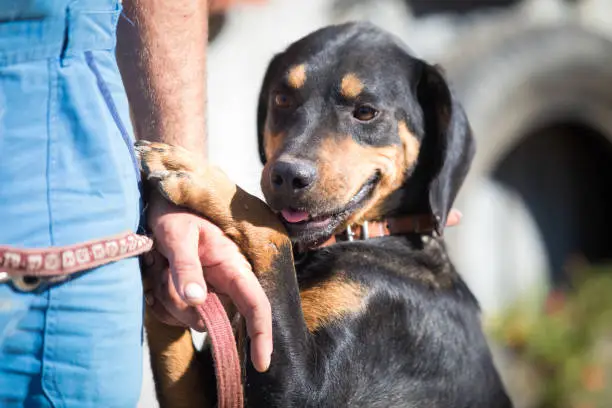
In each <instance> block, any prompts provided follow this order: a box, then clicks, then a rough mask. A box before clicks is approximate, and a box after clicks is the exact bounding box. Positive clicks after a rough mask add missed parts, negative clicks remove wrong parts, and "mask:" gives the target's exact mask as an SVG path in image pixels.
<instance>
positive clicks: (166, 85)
mask: <svg viewBox="0 0 612 408" xmlns="http://www.w3.org/2000/svg"><path fill="white" fill-rule="evenodd" d="M123 5H124V14H125V15H126V17H127V18H128V19H129V20H130V21H128V20H126V19H125V18H121V19H120V22H119V26H118V35H117V37H118V40H117V61H118V64H119V69H120V71H121V75H122V77H123V82H124V85H125V88H126V92H127V95H128V99H129V102H130V107H131V111H132V122H133V124H134V130H135V133H136V137H137V138H138V139H146V140H150V141H158V142H165V143H170V144H176V145H180V146H183V147H185V148H187V149H188V150H190V151H192V152H194V153H196V154H201V155H202V156H204V155H205V154H206V51H207V44H208V10H207V1H206V0H172V1H167V0H124V2H123Z"/></svg>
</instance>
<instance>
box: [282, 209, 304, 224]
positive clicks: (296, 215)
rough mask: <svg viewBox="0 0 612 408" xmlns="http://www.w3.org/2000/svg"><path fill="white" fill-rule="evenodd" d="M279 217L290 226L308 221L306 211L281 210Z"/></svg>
mask: <svg viewBox="0 0 612 408" xmlns="http://www.w3.org/2000/svg"><path fill="white" fill-rule="evenodd" d="M281 215H282V216H283V218H284V219H285V221H287V222H290V223H292V224H294V223H296V222H302V221H306V220H307V219H308V213H307V212H306V211H294V210H281Z"/></svg>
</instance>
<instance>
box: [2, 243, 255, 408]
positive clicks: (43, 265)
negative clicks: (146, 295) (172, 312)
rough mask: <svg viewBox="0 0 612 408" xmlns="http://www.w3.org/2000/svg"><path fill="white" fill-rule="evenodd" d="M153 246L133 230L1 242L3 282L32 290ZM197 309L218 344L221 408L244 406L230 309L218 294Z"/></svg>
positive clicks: (215, 347) (214, 347)
mask: <svg viewBox="0 0 612 408" xmlns="http://www.w3.org/2000/svg"><path fill="white" fill-rule="evenodd" d="M152 246H153V240H152V239H150V238H149V237H146V236H143V235H137V234H134V233H132V232H126V233H124V234H121V235H117V236H113V237H108V238H103V239H99V240H94V241H88V242H84V243H81V244H76V245H70V246H64V247H53V248H40V249H21V248H15V247H11V246H5V245H0V283H3V282H6V281H12V282H13V284H14V285H15V287H17V288H19V289H20V290H24V291H31V290H35V289H36V288H38V286H39V284H40V283H41V282H43V280H44V279H47V280H48V282H49V283H54V282H60V281H62V280H64V279H67V278H68V277H69V276H70V275H71V274H73V273H76V272H82V271H86V270H88V269H92V268H95V267H98V266H102V265H105V264H108V263H111V262H115V261H118V260H120V259H125V258H130V257H133V256H137V255H140V254H142V253H144V252H147V251H149V250H150V249H151V248H152ZM27 277H34V278H38V280H37V283H35V284H27V283H26V282H25V281H24V280H25V278H27ZM197 310H198V313H199V314H200V317H202V320H204V323H205V324H206V327H207V329H208V335H209V336H210V339H211V342H212V352H213V359H214V364H215V373H216V375H217V393H218V401H219V404H218V405H219V408H242V407H243V401H244V397H243V392H242V377H241V372H240V360H239V357H238V349H237V347H236V341H235V339H234V332H233V330H232V325H231V324H230V321H229V319H228V317H227V313H225V309H224V308H223V305H222V304H221V301H220V300H219V298H218V297H217V295H215V294H214V293H212V292H209V293H208V297H207V299H206V302H204V305H202V306H200V307H198V308H197Z"/></svg>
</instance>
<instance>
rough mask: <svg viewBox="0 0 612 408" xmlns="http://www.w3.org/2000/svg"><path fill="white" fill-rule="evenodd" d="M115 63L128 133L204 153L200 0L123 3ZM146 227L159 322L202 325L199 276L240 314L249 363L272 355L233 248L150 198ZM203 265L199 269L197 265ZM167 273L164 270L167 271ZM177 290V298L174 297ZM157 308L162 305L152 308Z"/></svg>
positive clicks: (251, 285)
mask: <svg viewBox="0 0 612 408" xmlns="http://www.w3.org/2000/svg"><path fill="white" fill-rule="evenodd" d="M123 4H124V14H125V17H127V18H122V19H121V20H120V23H119V27H118V35H117V36H118V40H117V60H118V64H119V68H120V71H121V75H122V77H123V82H124V85H125V88H126V91H127V95H128V99H129V102H130V106H131V110H132V121H133V124H134V128H135V132H136V137H137V138H138V139H146V140H150V141H159V142H164V143H169V144H174V145H180V146H183V147H185V148H187V149H188V150H190V151H192V152H194V153H196V154H201V156H202V160H205V158H206V120H205V118H206V50H207V43H208V35H207V34H208V33H207V31H208V11H207V1H206V0H172V1H168V0H124V2H123ZM148 205H149V211H148V224H149V226H150V228H151V230H152V232H153V234H154V236H155V239H156V248H157V249H158V250H159V251H160V253H161V254H162V255H163V256H165V257H166V259H167V260H168V263H169V265H170V272H168V271H167V270H164V271H163V272H160V273H159V274H155V276H151V278H152V279H153V280H156V282H154V284H155V285H156V288H157V289H156V290H153V291H152V292H151V293H147V294H145V296H146V297H147V302H148V303H150V302H151V301H154V303H155V305H154V307H153V306H152V308H151V310H152V311H155V312H157V315H158V316H159V315H160V313H162V312H163V313H162V314H163V315H164V316H162V320H163V321H165V322H175V323H177V324H181V323H182V324H186V325H189V326H191V327H193V328H195V329H200V330H201V329H203V327H202V324H203V323H202V322H201V321H200V320H199V319H198V318H197V315H196V314H195V313H194V312H193V309H192V308H190V307H189V306H188V305H198V304H202V303H203V301H204V299H205V297H206V283H205V281H204V278H205V277H206V278H207V280H208V279H210V280H211V281H212V282H214V283H215V287H216V288H217V289H219V290H225V294H227V295H228V296H229V297H230V298H231V299H232V301H233V302H234V304H235V305H236V306H237V308H238V310H239V311H240V313H241V314H242V315H243V316H244V317H245V318H246V321H247V330H248V333H249V336H250V338H251V355H252V360H253V364H254V366H255V368H257V369H258V370H259V371H264V370H267V368H268V365H269V362H270V354H271V353H272V317H271V310H270V303H269V301H268V299H267V298H266V295H265V293H264V291H263V289H262V288H261V285H260V284H259V282H258V281H257V279H256V278H255V275H254V274H253V272H252V270H251V269H250V265H249V264H248V262H246V260H245V259H244V257H243V256H242V255H241V254H240V252H239V249H238V247H237V246H236V245H235V244H234V243H233V242H231V241H230V239H229V238H227V237H226V236H225V235H224V234H223V233H222V232H221V230H220V229H218V228H217V227H216V226H215V225H213V224H211V223H210V222H208V221H206V220H204V219H202V218H200V217H197V216H195V215H193V214H191V213H189V212H184V211H181V210H180V209H178V208H176V207H173V206H171V205H169V204H168V203H167V202H166V201H165V200H164V199H162V198H161V196H159V195H158V194H157V195H154V196H152V197H151V198H150V199H149V202H148ZM203 266H204V267H203ZM169 274H170V275H169ZM177 295H178V296H177ZM160 305H161V306H163V307H162V309H163V310H160Z"/></svg>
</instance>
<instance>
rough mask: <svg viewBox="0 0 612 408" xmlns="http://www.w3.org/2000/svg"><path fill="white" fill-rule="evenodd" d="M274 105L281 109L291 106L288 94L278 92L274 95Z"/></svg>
mask: <svg viewBox="0 0 612 408" xmlns="http://www.w3.org/2000/svg"><path fill="white" fill-rule="evenodd" d="M274 106H276V107H277V108H283V109H285V108H288V107H290V106H291V98H290V97H289V95H287V94H284V93H281V92H279V93H277V94H276V95H274Z"/></svg>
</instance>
